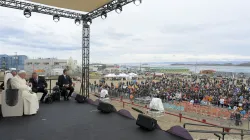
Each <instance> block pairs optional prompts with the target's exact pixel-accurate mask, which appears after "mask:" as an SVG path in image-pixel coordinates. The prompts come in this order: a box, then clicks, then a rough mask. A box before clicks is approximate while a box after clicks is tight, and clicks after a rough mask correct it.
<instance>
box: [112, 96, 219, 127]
mask: <svg viewBox="0 0 250 140" xmlns="http://www.w3.org/2000/svg"><path fill="white" fill-rule="evenodd" d="M111 100H112V101H117V102H120V103H122V106H123V108H124V107H125V106H126V105H132V106H134V107H139V108H143V109H149V108H148V106H147V105H139V104H136V103H134V102H128V101H124V100H123V96H121V97H120V99H117V98H111ZM165 115H171V116H175V117H178V118H179V121H180V123H181V122H182V119H187V120H190V121H194V122H199V123H203V124H208V125H212V126H219V125H216V124H213V123H209V122H207V120H206V119H202V120H196V119H193V118H189V117H186V116H183V115H182V113H179V114H175V113H170V112H167V111H165Z"/></svg>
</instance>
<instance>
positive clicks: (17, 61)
mask: <svg viewBox="0 0 250 140" xmlns="http://www.w3.org/2000/svg"><path fill="white" fill-rule="evenodd" d="M26 59H28V57H27V56H26V55H7V54H0V69H5V70H8V69H10V68H16V69H18V70H23V69H24V64H25V60H26Z"/></svg>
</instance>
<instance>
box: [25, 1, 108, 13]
mask: <svg viewBox="0 0 250 140" xmlns="http://www.w3.org/2000/svg"><path fill="white" fill-rule="evenodd" d="M27 1H31V2H35V3H40V4H45V5H48V6H53V7H58V8H64V9H70V10H76V11H82V12H91V11H93V10H96V9H97V8H99V7H102V6H103V5H105V4H108V3H109V2H111V1H112V0H27Z"/></svg>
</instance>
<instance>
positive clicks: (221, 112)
mask: <svg viewBox="0 0 250 140" xmlns="http://www.w3.org/2000/svg"><path fill="white" fill-rule="evenodd" d="M174 104H175V106H176V107H175V108H178V107H179V108H184V110H183V111H184V112H189V113H196V114H199V115H203V116H210V117H214V118H222V119H225V120H227V119H230V116H231V114H232V113H233V110H228V109H226V108H219V107H214V106H202V105H192V104H190V103H189V102H186V101H184V102H174ZM248 117H249V114H245V115H244V117H243V118H242V119H243V120H246V119H247V118H248Z"/></svg>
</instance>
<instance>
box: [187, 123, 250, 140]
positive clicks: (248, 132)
mask: <svg viewBox="0 0 250 140" xmlns="http://www.w3.org/2000/svg"><path fill="white" fill-rule="evenodd" d="M187 125H192V126H202V127H210V128H222V131H207V130H187V131H188V132H191V133H192V132H193V133H211V134H214V135H215V136H217V137H218V138H219V140H220V139H221V138H222V140H224V139H225V135H239V136H241V140H243V138H244V136H245V135H250V131H249V130H246V129H238V128H231V127H222V126H213V125H204V124H193V123H184V125H183V127H184V128H186V126H187ZM230 130H238V131H240V133H232V132H229V131H230ZM244 132H245V133H244ZM246 132H247V133H246ZM219 134H221V135H222V136H220V135H219Z"/></svg>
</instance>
